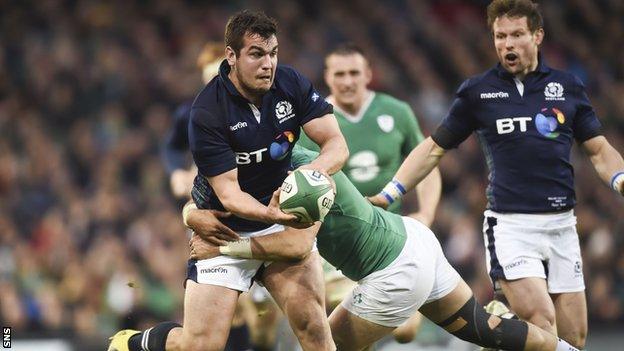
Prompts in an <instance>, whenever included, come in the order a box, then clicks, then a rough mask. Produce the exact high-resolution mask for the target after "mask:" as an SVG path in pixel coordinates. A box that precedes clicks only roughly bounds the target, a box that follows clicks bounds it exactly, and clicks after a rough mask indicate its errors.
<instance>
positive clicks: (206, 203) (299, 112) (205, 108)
mask: <svg viewBox="0 0 624 351" xmlns="http://www.w3.org/2000/svg"><path fill="white" fill-rule="evenodd" d="M229 72H230V67H229V65H228V63H227V61H225V60H224V61H223V62H222V63H221V67H220V69H219V75H218V76H217V77H215V78H214V79H213V80H212V81H211V82H210V83H208V85H206V87H205V88H204V89H203V90H202V91H201V92H200V93H199V95H198V96H197V98H196V99H195V102H194V103H193V107H192V109H191V120H190V123H189V126H188V128H189V142H190V146H191V151H192V153H193V159H194V160H195V164H196V165H197V168H198V169H199V175H198V176H197V177H196V178H195V182H194V186H193V191H192V193H191V194H192V196H193V200H195V202H196V203H197V206H198V207H199V208H211V209H219V210H223V205H222V204H221V202H220V201H219V199H217V197H216V195H215V194H214V193H213V191H212V189H211V188H210V186H209V185H208V182H207V180H206V179H205V177H213V176H216V175H219V174H222V173H225V172H227V171H230V170H232V169H234V168H238V182H239V184H240V187H241V189H242V190H243V191H244V192H247V193H249V194H250V195H251V196H253V197H254V198H256V199H257V200H258V201H260V202H261V203H263V204H265V205H268V203H269V200H270V199H271V195H272V194H273V191H275V189H277V188H278V187H279V186H280V185H281V184H282V181H283V180H284V178H286V175H287V172H288V170H290V169H291V165H290V157H291V151H292V146H293V145H294V143H295V142H296V141H297V140H298V139H299V133H300V127H301V126H303V125H304V124H306V123H307V122H309V121H310V120H312V119H314V118H318V117H322V116H324V115H326V114H329V113H332V112H333V109H332V105H330V104H329V103H327V102H326V101H325V99H324V98H323V97H321V96H320V94H319V93H318V92H317V91H316V90H315V89H314V87H313V86H312V84H311V83H310V81H309V80H307V79H306V78H305V77H303V76H301V75H300V74H299V73H298V72H297V71H295V70H294V69H293V68H291V67H288V66H283V65H278V66H277V70H276V72H275V80H274V82H273V85H272V86H271V88H270V90H269V91H268V92H267V93H266V94H264V96H263V98H262V105H261V107H256V106H254V105H253V104H251V103H250V102H249V101H248V100H247V99H245V98H244V97H243V96H242V95H241V94H240V93H239V92H238V91H237V90H236V88H235V87H234V84H233V83H232V82H231V81H230V79H229V78H228V73H229ZM258 119H259V121H258ZM223 222H224V224H226V225H227V226H229V227H230V228H232V229H233V230H235V231H257V230H261V229H264V228H267V227H269V226H270V224H266V223H260V222H254V221H249V220H245V219H242V218H238V217H235V216H231V217H229V218H226V219H223Z"/></svg>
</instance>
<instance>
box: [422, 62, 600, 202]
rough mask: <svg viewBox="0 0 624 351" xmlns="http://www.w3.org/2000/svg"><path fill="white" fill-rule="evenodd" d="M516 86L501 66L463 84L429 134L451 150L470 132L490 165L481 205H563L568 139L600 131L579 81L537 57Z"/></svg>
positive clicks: (570, 198)
mask: <svg viewBox="0 0 624 351" xmlns="http://www.w3.org/2000/svg"><path fill="white" fill-rule="evenodd" d="M518 83H519V84H520V86H516V81H515V80H514V77H513V76H512V75H511V74H510V73H509V72H507V71H506V70H505V69H504V68H503V67H502V66H501V65H500V64H498V65H497V66H496V67H494V68H492V69H490V70H489V71H487V72H485V73H483V74H482V75H480V76H476V77H473V78H470V79H468V80H466V81H464V83H463V84H462V85H461V86H460V87H459V89H458V91H457V93H456V98H455V101H454V102H453V104H452V106H451V109H450V111H449V114H448V115H447V117H446V118H445V119H444V120H443V121H442V123H441V125H440V127H438V130H436V133H435V134H434V135H433V139H434V141H435V142H436V143H437V144H438V145H440V146H441V147H443V148H444V149H451V148H454V147H457V146H458V145H459V144H460V143H461V142H462V141H464V140H465V139H466V138H467V137H468V136H469V135H470V134H471V133H472V132H473V131H476V133H477V136H478V139H479V142H480V143H481V147H482V149H483V152H484V154H485V157H486V160H487V164H488V168H489V170H490V174H489V185H488V188H487V193H486V195H487V199H488V209H491V210H493V211H497V212H517V213H543V212H556V211H563V210H567V209H570V208H572V207H573V206H574V204H575V202H576V199H575V194H574V170H573V169H572V165H571V164H570V149H571V147H572V142H573V139H576V141H577V142H578V143H579V144H580V143H582V142H584V141H586V140H588V139H590V138H593V137H595V136H597V135H600V122H599V121H598V119H597V117H596V114H595V112H594V109H593V108H592V106H591V104H590V103H589V99H588V98H587V94H586V93H585V87H584V86H583V83H582V82H581V81H580V80H579V79H578V78H576V77H574V76H573V75H572V74H569V73H566V72H562V71H558V70H555V69H551V68H549V67H547V66H546V65H545V64H544V63H543V62H541V57H540V62H539V65H538V67H537V69H536V71H534V72H531V73H529V74H528V75H527V76H526V77H525V79H524V81H523V82H522V83H520V82H518ZM522 90H523V93H522V94H521V93H520V91H522Z"/></svg>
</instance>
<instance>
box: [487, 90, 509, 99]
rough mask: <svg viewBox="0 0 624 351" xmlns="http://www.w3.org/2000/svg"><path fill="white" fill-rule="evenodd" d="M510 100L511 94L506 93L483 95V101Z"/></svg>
mask: <svg viewBox="0 0 624 351" xmlns="http://www.w3.org/2000/svg"><path fill="white" fill-rule="evenodd" d="M507 98H509V93H506V92H504V91H499V92H496V93H481V99H507Z"/></svg>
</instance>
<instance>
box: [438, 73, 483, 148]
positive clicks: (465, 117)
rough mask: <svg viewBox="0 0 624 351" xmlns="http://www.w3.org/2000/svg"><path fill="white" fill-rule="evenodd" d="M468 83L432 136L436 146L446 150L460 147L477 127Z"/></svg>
mask: <svg viewBox="0 0 624 351" xmlns="http://www.w3.org/2000/svg"><path fill="white" fill-rule="evenodd" d="M468 82H469V80H467V81H465V82H464V83H463V84H462V85H461V86H460V87H459V89H458V90H457V93H456V94H455V100H454V101H453V104H452V105H451V108H450V110H449V113H448V115H447V116H446V117H445V118H444V120H443V121H442V123H441V124H440V126H439V127H438V129H437V130H436V131H435V133H434V134H433V135H432V136H431V137H432V138H433V141H435V142H436V144H438V145H440V146H441V147H442V148H444V149H446V150H448V149H452V148H456V147H457V146H459V144H461V143H462V142H463V141H464V140H466V139H467V138H468V137H469V136H470V134H472V132H473V131H474V130H475V129H476V126H477V121H476V118H475V116H474V114H473V110H472V108H471V104H470V98H469V95H468V92H467V86H468Z"/></svg>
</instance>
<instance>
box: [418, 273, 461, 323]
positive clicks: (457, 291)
mask: <svg viewBox="0 0 624 351" xmlns="http://www.w3.org/2000/svg"><path fill="white" fill-rule="evenodd" d="M470 297H472V290H471V289H470V287H469V286H468V284H466V282H465V281H464V280H463V279H462V280H461V281H460V282H459V284H457V286H456V287H455V288H454V289H453V291H451V292H450V293H448V294H447V295H445V296H444V297H441V298H440V299H437V300H434V301H431V302H428V303H426V304H424V305H423V306H422V307H421V308H420V309H419V311H420V313H422V314H423V316H425V317H427V318H428V319H429V320H430V321H432V322H434V323H436V324H437V323H441V322H443V321H445V320H447V319H448V318H450V317H451V316H452V315H454V314H455V313H457V311H459V310H460V309H461V308H462V307H463V306H464V305H465V304H466V302H467V301H468V300H470Z"/></svg>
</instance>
